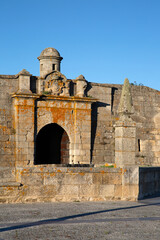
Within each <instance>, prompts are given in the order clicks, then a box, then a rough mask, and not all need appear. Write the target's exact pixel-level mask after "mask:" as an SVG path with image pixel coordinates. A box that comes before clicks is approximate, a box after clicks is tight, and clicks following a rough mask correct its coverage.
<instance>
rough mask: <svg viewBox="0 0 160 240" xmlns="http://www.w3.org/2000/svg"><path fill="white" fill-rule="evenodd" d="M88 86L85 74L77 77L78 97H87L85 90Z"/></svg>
mask: <svg viewBox="0 0 160 240" xmlns="http://www.w3.org/2000/svg"><path fill="white" fill-rule="evenodd" d="M86 88H87V81H86V79H85V77H84V76H83V75H80V76H79V77H77V78H76V95H77V96H78V97H85V90H86Z"/></svg>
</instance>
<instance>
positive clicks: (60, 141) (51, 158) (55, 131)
mask: <svg viewBox="0 0 160 240" xmlns="http://www.w3.org/2000/svg"><path fill="white" fill-rule="evenodd" d="M66 163H69V137H68V135H67V133H66V131H65V130H64V129H63V128H62V127H60V126H59V125H58V124H56V123H51V124H48V125H46V126H44V127H43V128H42V129H41V130H40V131H39V133H38V134H37V137H36V154H35V164H37V165H38V164H66Z"/></svg>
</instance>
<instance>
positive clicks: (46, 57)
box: [38, 48, 63, 78]
mask: <svg viewBox="0 0 160 240" xmlns="http://www.w3.org/2000/svg"><path fill="white" fill-rule="evenodd" d="M62 59H63V58H62V57H61V56H60V53H59V52H58V51H57V50H56V49H55V48H46V49H44V50H43V51H42V52H41V54H40V56H39V57H38V60H39V61H40V77H42V78H44V77H45V76H46V75H47V74H48V73H50V72H52V71H59V72H60V63H61V60H62Z"/></svg>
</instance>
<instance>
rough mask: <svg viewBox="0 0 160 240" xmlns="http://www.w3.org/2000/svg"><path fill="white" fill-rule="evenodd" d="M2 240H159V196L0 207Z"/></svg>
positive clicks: (5, 205) (0, 238) (0, 236)
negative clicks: (139, 198)
mask: <svg viewBox="0 0 160 240" xmlns="http://www.w3.org/2000/svg"><path fill="white" fill-rule="evenodd" d="M0 213H1V214H0V240H8V239H11V240H13V239H17V240H18V239H20V240H21V239H22V240H28V239H31V240H32V239H33V240H34V239H35V240H41V239H43V240H47V239H48V240H50V239H53V240H66V239H70V240H72V239H76V240H81V239H84V240H88V239H101V240H109V239H112V240H118V239H121V240H123V239H124V240H125V239H127V240H128V239H129V240H135V239H137V240H139V239H140V240H143V239H145V240H146V239H150V240H159V239H160V197H157V198H150V199H146V200H143V201H140V202H126V201H106V202H72V203H33V204H1V205H0Z"/></svg>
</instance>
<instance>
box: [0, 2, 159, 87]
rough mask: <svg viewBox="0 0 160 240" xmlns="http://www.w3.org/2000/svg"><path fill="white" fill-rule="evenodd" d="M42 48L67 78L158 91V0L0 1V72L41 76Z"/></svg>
mask: <svg viewBox="0 0 160 240" xmlns="http://www.w3.org/2000/svg"><path fill="white" fill-rule="evenodd" d="M46 47H54V48H56V49H57V50H58V51H59V52H60V54H61V56H62V57H63V58H64V59H63V60H62V63H61V72H62V73H63V74H65V75H66V77H67V78H76V77H77V76H79V75H80V74H83V75H84V76H85V78H86V79H87V80H88V81H90V82H98V83H115V84H122V83H123V81H124V79H125V78H126V77H127V78H128V79H129V80H130V82H135V81H136V82H137V84H141V83H142V84H143V85H146V86H149V87H152V88H154V89H158V90H160V1H159V0H57V1H55V0H45V1H44V0H43V1H42V0H23V1H22V0H14V1H13V0H6V1H5V0H1V1H0V53H1V54H0V56H1V59H0V74H17V73H18V72H19V71H21V70H22V69H23V68H25V69H27V70H28V71H29V72H30V73H31V74H33V75H39V61H38V60H37V57H38V56H39V55H40V53H41V51H42V50H43V49H44V48H46Z"/></svg>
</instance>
